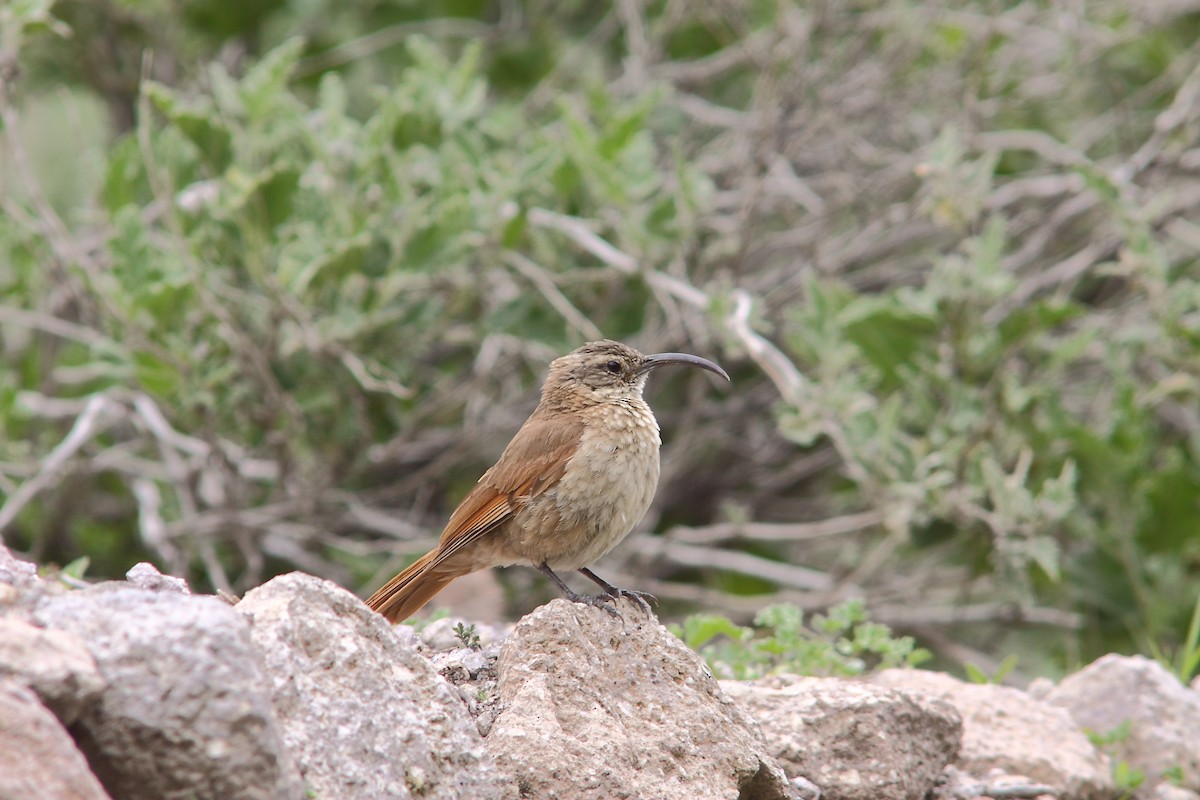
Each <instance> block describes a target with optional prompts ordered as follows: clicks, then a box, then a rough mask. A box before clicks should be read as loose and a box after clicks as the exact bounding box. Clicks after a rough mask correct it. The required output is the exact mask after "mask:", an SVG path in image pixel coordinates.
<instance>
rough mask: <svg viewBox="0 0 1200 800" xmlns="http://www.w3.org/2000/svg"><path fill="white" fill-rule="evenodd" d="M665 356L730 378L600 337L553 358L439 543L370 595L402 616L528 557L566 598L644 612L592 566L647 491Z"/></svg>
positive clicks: (654, 472) (700, 362)
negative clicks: (584, 583) (461, 580)
mask: <svg viewBox="0 0 1200 800" xmlns="http://www.w3.org/2000/svg"><path fill="white" fill-rule="evenodd" d="M664 364H689V365H691V366H694V367H700V368H701V369H706V370H708V371H709V372H715V373H716V374H717V375H720V376H721V377H722V378H724V379H725V380H729V375H727V374H726V373H725V370H723V369H721V368H720V367H719V366H717V365H716V364H714V363H713V362H711V361H709V360H708V359H704V358H700V357H699V356H692V355H688V354H686V353H657V354H655V355H649V356H647V355H642V354H641V353H639V352H638V351H637V350H634V349H633V348H632V347H627V346H625V345H623V344H621V343H620V342H614V341H610V340H607V339H606V340H604V341H599V342H588V343H587V344H585V345H584V346H583V347H580V348H579V349H578V350H576V351H574V352H573V353H569V354H568V355H565V356H563V357H562V358H558V359H555V360H554V361H553V362H551V364H550V372H549V374H547V376H546V381H545V383H543V384H542V399H541V402H540V403H538V406H537V408H536V409H534V411H533V414H531V415H530V417H529V419H527V420H525V424H524V425H522V426H521V429H520V430H519V431H517V435H516V436H514V437H513V440H512V441H511V442H509V443H508V447H506V448H504V452H503V453H502V454H501V455H500V460H499V461H497V462H496V465H495V466H494V467H492V468H491V469H489V470H488V471H487V472H485V473H484V474H483V477H482V478H480V479H479V482H478V483H477V484H476V485H475V488H473V489H472V490H471V491H470V492H469V493H468V494H467V496H466V497H465V498H463V501H462V503H460V504H459V506H458V508H457V509H455V511H454V513H453V514H451V515H450V521H449V522H448V523H446V528H445V530H443V531H442V537H441V540H440V541H439V542H438V545H437V547H435V548H434V549H433V550H431V551H430V552H428V553H426V554H425V555H424V556H422V557H421V558H419V559H417V560H416V561H415V562H414V563H413V564H412V565H411V566H409V567H408V569H406V570H404V571H403V572H401V573H400V574H399V575H397V576H396V577H394V578H392V579H391V580H390V581H388V582H387V583H386V584H384V586H383V587H382V588H381V589H380V590H379V591H377V592H375V594H373V595H372V596H371V598H370V599H369V600H367V605H369V606H370V607H371V608H373V609H375V610H376V611H378V612H379V613H380V614H383V615H384V616H385V617H387V618H388V620H389V621H391V622H399V621H400V620H403V619H407V618H408V617H409V616H411V615H412V614H413V613H414V612H415V611H416V610H417V609H419V608H420V607H421V606H423V605H425V604H426V603H427V602H429V600H430V598H432V597H433V596H434V595H435V594H437V593H438V592H440V591H441V590H442V589H443V588H445V586H446V584H448V583H450V581H452V580H454V579H455V578H457V577H459V576H460V575H466V574H467V573H469V572H475V571H476V570H481V569H486V568H488V567H501V566H509V565H511V564H529V565H532V566H534V567H536V568H537V569H538V570H540V571H541V572H542V574H544V575H545V576H546V577H547V578H549V579H550V580H551V581H553V582H554V585H555V586H557V587H558V588H559V590H560V591H561V592H562V593H563V595H564V596H565V597H566V598H567V599H568V600H573V601H574V602H576V603H587V604H589V605H593V606H597V607H601V608H603V609H604V610H605V611H608V612H609V613H612V614H616V611H614V610H613V609H612V608H611V607H610V606H608V605H605V604H606V603H609V602H611V601H613V600H616V599H618V598H621V597H628V598H630V599H632V600H633V601H634V602H636V603H638V604H639V605H641V606H642V607H643V608H644V609H645V610H646V611H649V606H648V605H647V604H646V598H649V599H653V597H652V596H651V595H649V594H646V593H645V592H636V591H631V590H628V589H618V588H617V587H615V586H613V585H612V584H610V583H608V582H607V581H605V580H604V579H602V578H600V577H599V576H598V575H596V574H595V573H594V572H592V571H591V570H590V569H588V568H587V567H588V565H589V564H591V563H593V562H594V561H596V559H598V558H600V557H601V556H603V555H604V554H605V553H607V552H608V551H609V550H611V549H612V548H613V547H615V546H616V545H617V543H618V542H620V541H621V540H622V539H624V538H625V536H626V534H628V533H629V531H630V530H632V529H633V526H634V525H636V524H637V522H638V520H640V519H641V518H642V515H643V514H645V513H646V509H647V508H649V507H650V500H651V499H652V498H653V497H654V490H655V488H656V487H657V485H658V448H659V445H661V444H662V440H661V439H660V438H659V433H658V421H657V420H655V418H654V413H653V412H652V411H651V410H650V406H649V405H647V404H646V401H645V400H644V399H642V390H643V389H644V388H645V386H646V378H647V377H648V376H649V374H650V372H651V371H652V370H654V369H655V368H656V367H661V366H663V365H664ZM556 569H560V570H561V569H577V570H579V571H580V572H581V573H583V574H584V575H586V576H587V577H588V578H589V579H590V580H592V581H594V582H595V583H597V584H598V585H599V586H600V587H601V588H602V589H603V590H604V594H602V595H598V596H595V597H592V596H584V595H578V594H576V593H575V592H573V591H571V589H570V588H569V587H568V586H567V585H566V584H565V583H563V580H562V578H560V577H559V576H558V575H557V574H555V572H554V570H556Z"/></svg>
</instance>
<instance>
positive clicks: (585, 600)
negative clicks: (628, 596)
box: [565, 592, 621, 619]
mask: <svg viewBox="0 0 1200 800" xmlns="http://www.w3.org/2000/svg"><path fill="white" fill-rule="evenodd" d="M565 597H566V598H567V599H568V600H570V601H571V602H572V603H582V604H583V605H585V606H591V607H592V608H599V609H601V610H602V611H604V613H606V614H608V615H609V616H611V617H613V618H615V619H621V612H620V611H618V610H617V609H615V608H613V606H612V602H613V600H615V599H616V598H615V597H613V596H612V595H610V594H575V592H571V593H570V594H568V595H565Z"/></svg>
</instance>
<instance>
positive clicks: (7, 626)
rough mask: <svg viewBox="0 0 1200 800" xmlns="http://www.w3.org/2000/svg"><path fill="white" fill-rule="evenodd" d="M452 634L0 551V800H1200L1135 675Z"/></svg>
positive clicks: (259, 594) (330, 603)
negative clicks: (1017, 673)
mask: <svg viewBox="0 0 1200 800" xmlns="http://www.w3.org/2000/svg"><path fill="white" fill-rule="evenodd" d="M454 625H455V622H454V621H447V620H442V621H439V622H437V623H434V624H432V625H429V626H428V627H426V628H425V629H424V630H423V631H421V633H420V634H419V635H418V634H416V633H414V631H413V629H412V628H409V627H406V626H398V627H396V628H392V627H391V626H389V625H387V624H386V623H385V622H384V620H383V619H382V618H381V617H379V616H378V615H376V614H374V613H372V612H371V611H369V610H368V609H367V608H366V607H365V606H364V605H363V604H362V603H361V602H360V601H359V600H358V599H357V598H356V597H354V596H353V595H352V594H350V593H349V592H347V591H345V590H344V589H342V588H340V587H338V586H336V585H334V584H332V583H329V582H328V581H323V580H320V579H318V578H314V577H312V576H309V575H303V574H299V573H293V574H291V575H284V576H281V577H278V578H275V579H274V580H272V581H270V582H268V583H266V584H264V585H263V586H261V587H259V588H257V589H255V590H253V591H251V592H249V593H248V594H247V595H246V596H245V598H243V599H242V600H241V602H239V603H238V604H237V605H235V606H231V605H230V604H228V603H226V602H225V601H223V600H220V599H218V598H215V597H208V596H199V595H193V594H191V593H190V592H189V591H188V589H187V587H186V585H184V584H183V583H182V582H181V581H179V580H177V579H174V578H170V577H167V576H163V575H160V574H158V573H157V571H155V570H154V569H153V568H152V567H150V566H149V565H138V566H137V567H135V568H134V569H133V570H131V571H130V574H129V576H128V580H126V581H119V582H111V583H104V584H97V585H94V586H91V587H88V588H84V589H78V590H66V589H65V588H64V587H62V586H61V585H60V584H58V583H57V582H55V581H47V580H42V579H40V578H38V577H37V575H36V572H35V570H34V568H33V565H31V564H28V563H25V562H22V561H19V560H17V559H15V558H13V557H12V556H11V554H9V553H8V551H6V550H4V549H3V548H0V800H27V798H80V799H87V800H91V799H93V798H119V799H120V800H140V799H141V798H146V799H147V800H150V799H151V798H153V800H173V799H174V798H179V799H180V800H182V799H183V798H233V797H237V798H287V799H288V800H291V799H292V798H296V799H297V800H298V799H299V798H320V800H342V799H343V798H344V799H346V800H351V799H352V798H370V799H371V800H377V798H464V799H465V798H469V799H470V800H486V799H487V798H506V799H507V798H513V799H515V798H546V799H547V800H549V799H550V798H560V799H561V800H612V798H639V799H641V800H660V799H661V800H675V798H679V800H684V799H685V798H686V800H706V799H707V798H729V799H730V800H732V799H733V798H739V799H740V800H774V799H775V798H779V799H780V800H782V799H783V798H806V799H815V798H818V797H820V798H825V800H839V799H845V800H860V799H861V800H866V799H867V798H873V799H875V800H891V799H892V798H896V799H897V800H898V799H899V798H910V799H911V800H919V799H920V798H963V799H964V800H965V798H975V797H995V798H1014V797H1017V798H1019V797H1029V798H1040V797H1051V798H1062V799H1063V800H1074V799H1075V798H1079V799H1080V800H1086V799H1088V798H1116V797H1121V796H1128V791H1129V790H1130V789H1131V786H1130V785H1129V784H1130V783H1131V782H1130V781H1129V780H1128V779H1127V778H1128V776H1129V775H1131V774H1133V773H1132V772H1131V771H1132V770H1137V771H1140V772H1142V773H1143V774H1144V776H1145V780H1144V781H1143V782H1142V784H1141V785H1140V786H1139V787H1137V790H1136V791H1137V793H1138V796H1140V797H1145V798H1159V799H1160V800H1189V799H1190V800H1197V798H1200V795H1197V794H1196V790H1197V789H1200V694H1198V693H1197V692H1196V691H1194V690H1193V689H1191V688H1188V687H1186V686H1183V685H1181V684H1180V683H1179V682H1178V681H1176V680H1175V679H1174V677H1172V676H1171V675H1170V673H1168V672H1167V671H1165V670H1164V669H1163V668H1162V667H1160V666H1159V665H1158V664H1157V663H1156V662H1153V661H1149V660H1147V659H1143V658H1137V657H1134V658H1127V657H1120V656H1107V657H1105V658H1103V659H1100V660H1099V661H1097V662H1096V663H1094V664H1092V665H1090V666H1089V667H1087V668H1086V669H1084V670H1082V671H1081V672H1079V673H1077V674H1076V675H1072V676H1070V677H1068V678H1067V679H1065V680H1064V681H1062V682H1061V683H1060V684H1058V685H1057V686H1054V685H1050V684H1048V683H1046V684H1044V685H1038V686H1036V687H1034V689H1033V690H1032V691H1031V692H1022V691H1018V690H1016V689H1011V688H1005V687H1000V686H990V685H971V684H964V683H962V682H960V681H957V680H955V679H954V678H951V677H949V676H946V675H941V674H936V673H929V672H921V671H899V670H892V671H887V672H884V673H881V674H880V675H877V676H875V677H873V678H872V679H871V680H869V681H850V680H840V679H828V678H803V677H798V676H790V675H778V676H773V677H771V678H767V679H764V680H761V681H756V682H734V681H716V680H714V678H713V677H712V675H711V674H710V673H709V671H708V669H707V668H706V666H705V665H704V663H703V661H702V660H701V659H700V658H699V657H698V656H697V655H696V654H695V653H693V652H692V651H690V650H689V649H687V648H686V647H685V646H684V645H683V644H682V643H681V642H679V640H678V639H676V638H675V637H674V636H672V635H671V634H670V633H669V632H668V631H667V630H666V629H665V628H663V626H662V625H660V624H659V623H658V621H657V620H656V619H654V618H653V617H647V616H646V615H644V614H643V613H641V612H640V611H638V610H636V609H634V608H632V607H626V608H624V609H623V614H622V616H621V617H620V618H619V619H615V618H613V617H611V616H610V615H608V614H604V613H600V612H598V611H596V610H595V609H591V608H586V607H580V606H576V605H573V604H571V603H567V602H565V601H561V600H556V601H554V602H552V603H550V604H548V605H546V606H544V607H542V608H540V609H538V610H537V611H535V612H533V613H532V614H530V615H528V616H526V617H525V618H523V619H522V620H521V621H520V622H518V623H517V624H516V625H515V626H513V627H511V628H510V629H496V630H493V629H488V628H485V627H482V626H480V627H479V628H478V629H477V630H478V633H479V636H478V640H477V641H475V640H470V639H469V638H468V637H463V636H456V635H454V634H453V633H452V628H453V626H454ZM464 639H466V644H469V645H470V646H464ZM1085 730H1091V731H1100V732H1103V731H1112V730H1120V731H1122V732H1123V735H1122V736H1121V737H1119V741H1113V742H1111V743H1110V746H1109V747H1108V748H1107V749H1108V750H1109V751H1110V752H1111V753H1112V755H1113V757H1114V758H1115V759H1117V760H1118V761H1119V762H1120V763H1121V764H1122V765H1123V766H1122V767H1121V769H1118V770H1114V766H1113V763H1111V762H1110V760H1109V758H1108V756H1106V755H1104V754H1102V753H1100V752H1099V751H1098V750H1097V749H1096V747H1095V746H1093V744H1092V741H1091V740H1090V739H1089V737H1088V736H1087V735H1086V734H1085ZM1114 773H1119V774H1121V775H1123V776H1125V777H1126V779H1127V780H1126V781H1125V783H1124V785H1116V784H1115V783H1114V780H1113V775H1114Z"/></svg>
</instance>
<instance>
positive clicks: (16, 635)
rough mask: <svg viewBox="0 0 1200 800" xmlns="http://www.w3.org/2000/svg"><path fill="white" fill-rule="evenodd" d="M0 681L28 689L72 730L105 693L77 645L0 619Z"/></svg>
mask: <svg viewBox="0 0 1200 800" xmlns="http://www.w3.org/2000/svg"><path fill="white" fill-rule="evenodd" d="M0 678H9V679H11V680H13V681H15V682H17V683H20V684H22V685H24V686H27V687H29V688H30V689H32V690H33V691H34V692H36V693H37V695H38V697H40V698H41V701H42V703H43V704H45V705H46V707H47V708H49V709H50V710H52V711H53V712H54V713H55V714H56V715H57V716H58V718H59V719H60V720H61V721H62V723H63V724H64V725H72V724H74V723H75V721H76V720H77V719H79V715H80V713H81V712H82V710H83V709H84V708H86V707H87V706H89V705H91V704H92V703H95V702H96V700H97V699H99V697H100V693H101V692H102V691H103V690H104V688H105V682H104V679H103V678H102V677H100V670H99V669H98V668H97V667H96V661H95V659H93V658H92V654H91V653H89V652H88V649H87V646H86V645H85V644H84V642H83V640H82V639H80V638H79V637H78V636H75V635H73V634H70V633H67V632H66V631H56V630H46V629H44V628H38V627H35V626H33V625H30V624H29V623H28V622H24V621H23V620H20V619H16V618H14V617H0Z"/></svg>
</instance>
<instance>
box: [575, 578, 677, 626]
mask: <svg viewBox="0 0 1200 800" xmlns="http://www.w3.org/2000/svg"><path fill="white" fill-rule="evenodd" d="M579 572H580V573H581V574H583V576H584V577H586V578H587V579H588V580H590V581H591V582H593V583H595V584H596V585H597V586H599V587H600V588H601V589H603V590H604V593H605V594H606V595H608V596H609V597H611V598H612V599H613V600H619V599H621V598H622V597H628V598H629V599H630V600H632V601H633V602H634V605H636V606H638V607H639V608H641V609H642V611H644V612H646V616H650V603H654V604H655V605H658V598H657V597H655V596H654V595H652V594H650V593H649V592H639V591H637V590H635V589H620V588H618V587H616V586H613V585H612V584H611V583H609V582H608V581H606V580H604V578H601V577H600V576H599V575H597V574H596V573H594V572H592V571H591V570H590V569H587V568H586V567H585V568H583V569H581V570H579ZM647 601H649V602H647Z"/></svg>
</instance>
